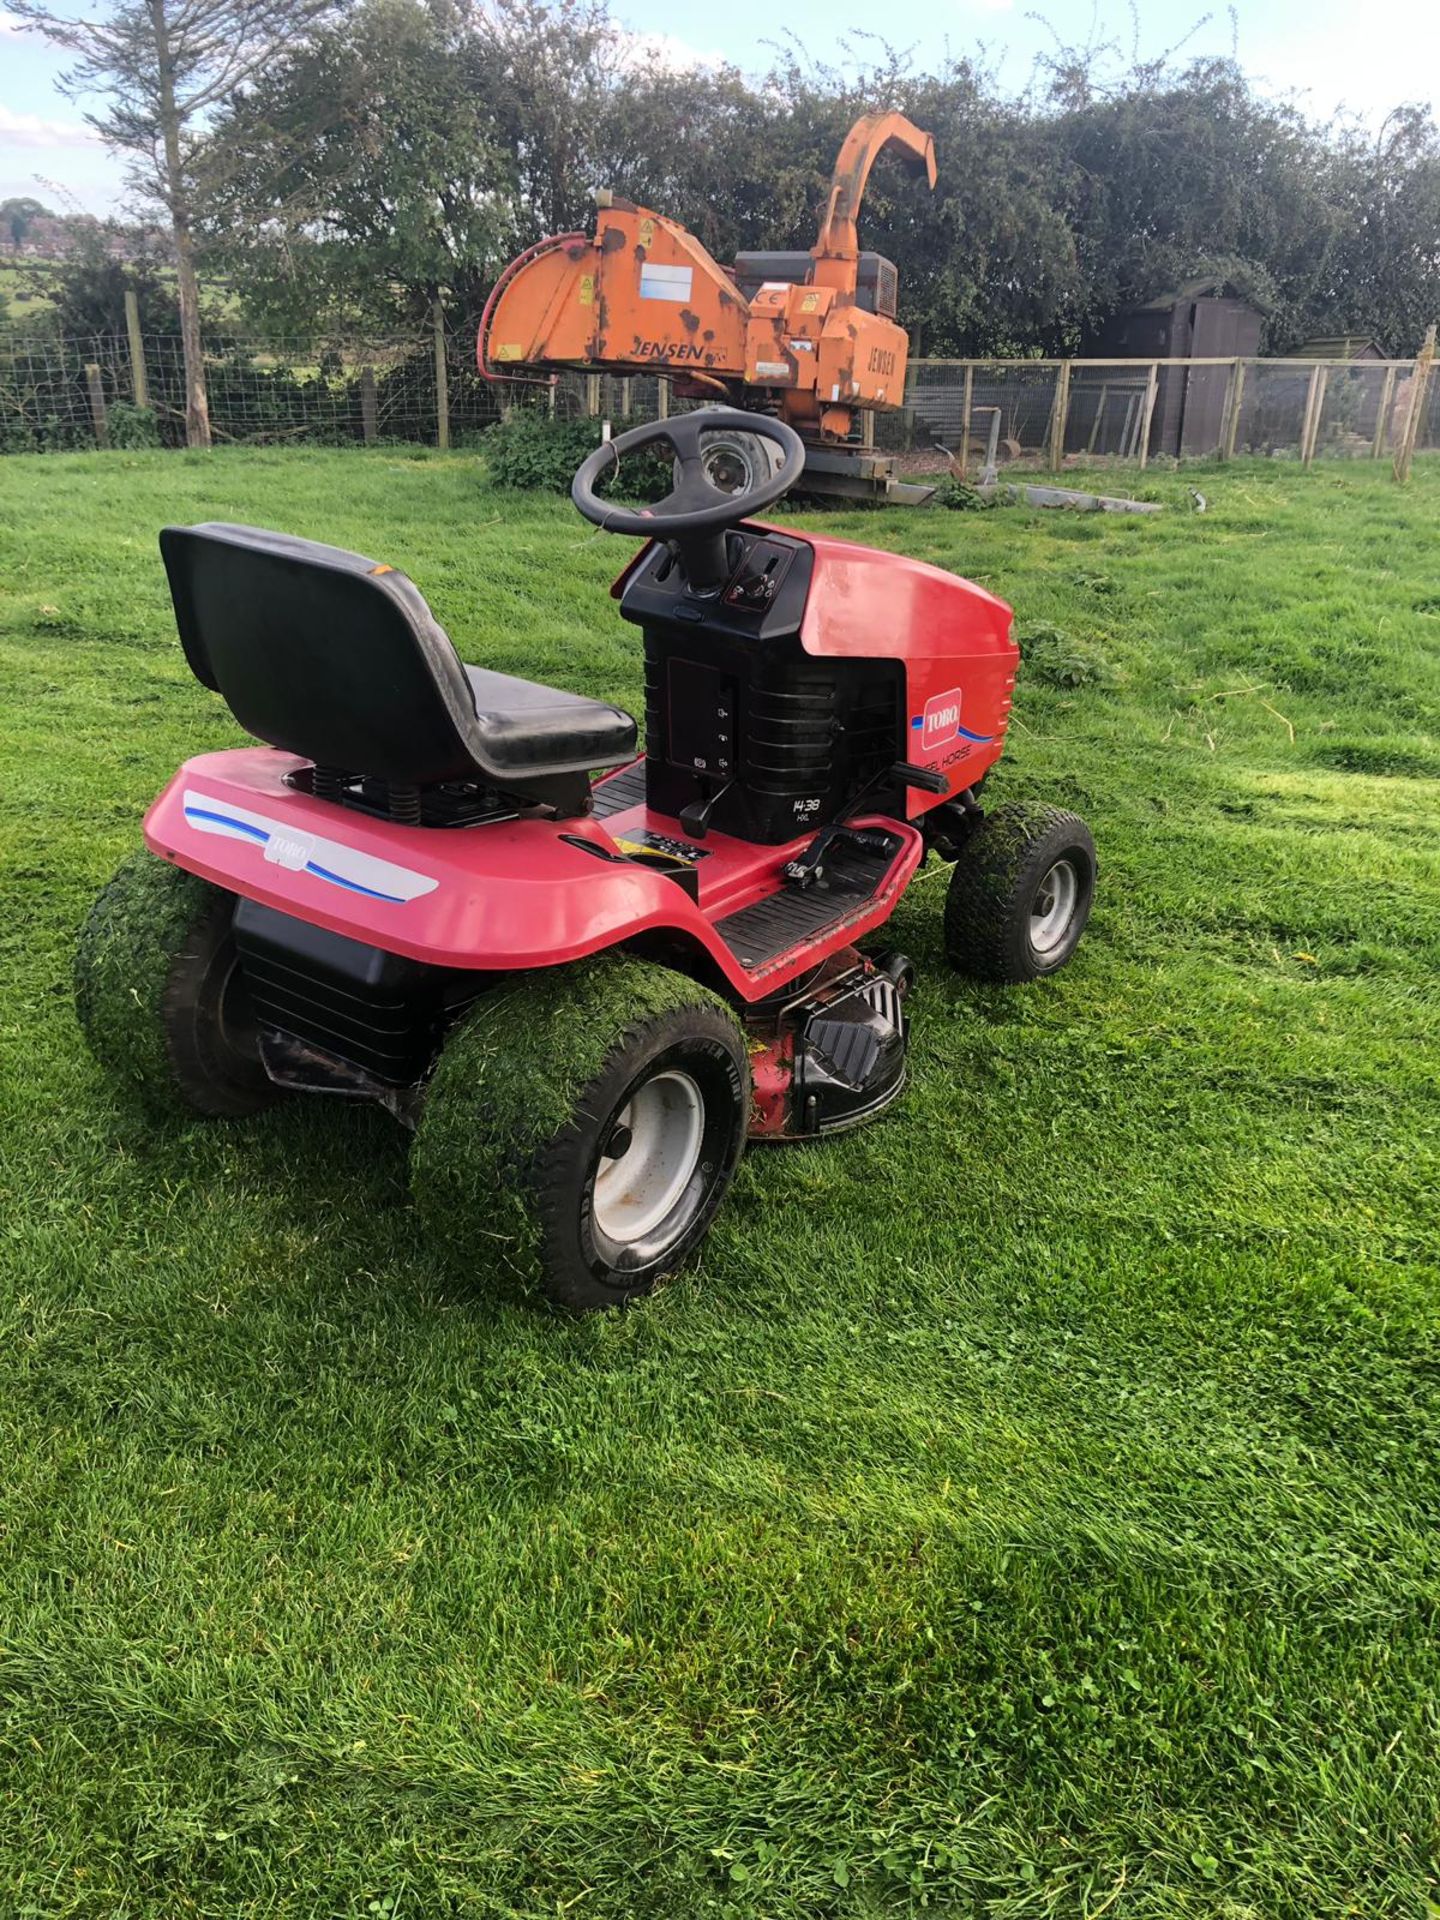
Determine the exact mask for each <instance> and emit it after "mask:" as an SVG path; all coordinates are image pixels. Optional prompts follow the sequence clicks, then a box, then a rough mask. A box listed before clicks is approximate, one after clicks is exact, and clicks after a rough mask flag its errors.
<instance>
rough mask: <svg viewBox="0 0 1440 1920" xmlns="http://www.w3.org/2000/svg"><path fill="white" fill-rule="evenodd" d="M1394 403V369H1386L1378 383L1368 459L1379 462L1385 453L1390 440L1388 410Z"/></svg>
mask: <svg viewBox="0 0 1440 1920" xmlns="http://www.w3.org/2000/svg"><path fill="white" fill-rule="evenodd" d="M1394 402H1395V369H1394V367H1386V369H1385V378H1384V379H1383V380H1382V381H1381V383H1380V405H1379V407H1378V408H1377V409H1376V412H1375V440H1374V444H1373V445H1372V446H1371V448H1370V458H1371V459H1372V460H1379V459H1381V458H1382V457H1383V455H1384V452H1385V442H1386V441H1387V440H1388V439H1389V438H1390V409H1391V407H1392V406H1393V405H1394Z"/></svg>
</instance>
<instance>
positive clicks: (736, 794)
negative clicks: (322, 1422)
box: [76, 409, 1095, 1310]
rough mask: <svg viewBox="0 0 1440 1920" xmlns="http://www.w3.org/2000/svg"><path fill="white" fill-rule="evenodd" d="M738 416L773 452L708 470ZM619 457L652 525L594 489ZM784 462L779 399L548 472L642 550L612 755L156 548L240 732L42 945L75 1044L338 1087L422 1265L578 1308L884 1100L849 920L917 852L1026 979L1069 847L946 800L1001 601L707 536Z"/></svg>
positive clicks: (795, 449)
mask: <svg viewBox="0 0 1440 1920" xmlns="http://www.w3.org/2000/svg"><path fill="white" fill-rule="evenodd" d="M742 434H743V435H750V436H759V438H760V439H761V440H764V441H768V442H770V443H771V448H772V450H773V451H772V453H771V454H770V455H769V456H768V457H766V458H763V459H759V460H757V461H754V462H752V463H749V464H748V465H747V466H746V467H745V470H744V471H743V472H742V473H741V474H739V476H738V485H739V486H740V488H741V489H742V490H739V491H734V492H726V491H724V490H723V489H724V486H725V484H726V483H727V480H728V481H729V483H730V484H732V485H733V484H737V475H736V472H735V463H734V461H733V457H732V456H733V448H734V444H735V439H736V436H737V435H742ZM661 444H663V445H664V447H665V448H666V449H667V451H668V453H669V454H670V456H671V458H672V459H673V471H674V474H675V480H674V484H673V487H672V490H671V491H670V493H669V494H668V495H667V496H666V497H665V498H664V499H663V500H661V501H660V502H659V503H658V505H656V506H655V507H653V508H652V509H649V510H646V511H643V512H636V511H630V510H626V509H623V508H620V507H617V506H616V505H614V504H613V503H611V502H609V501H606V500H604V499H601V498H600V497H599V496H598V495H597V494H596V492H595V487H596V485H597V483H598V482H599V481H600V480H601V478H602V477H603V476H605V475H606V474H607V472H608V471H609V470H610V469H611V468H612V466H618V464H619V462H620V460H621V458H622V457H624V456H629V455H633V454H638V453H639V452H640V451H641V450H642V449H646V448H652V447H658V446H659V445H661ZM717 445H718V446H719V447H720V448H721V455H720V458H719V459H718V460H717V459H715V458H711V457H710V452H709V450H711V449H713V448H714V447H715V446H717ZM803 461H804V452H803V448H802V446H801V443H800V441H799V439H798V438H797V437H796V435H795V434H794V433H793V432H792V431H791V430H790V428H788V427H787V426H785V425H783V424H782V423H781V422H779V421H775V420H770V419H767V418H765V417H764V416H760V415H756V414H752V413H737V412H731V411H728V410H720V409H707V410H702V411H700V412H697V413H693V414H689V415H686V416H683V417H681V418H677V419H672V420H668V421H664V422H657V423H655V424H654V425H650V426H643V427H637V428H636V429H635V430H634V431H633V432H630V433H626V434H623V435H622V436H621V437H620V438H619V439H618V440H615V441H612V442H610V443H608V444H607V445H605V446H602V447H600V448H599V449H598V450H597V451H596V452H595V453H594V454H592V455H591V456H590V458H589V459H588V460H586V461H585V463H584V465H583V466H582V467H581V468H580V470H579V472H578V473H577V474H576V476H575V482H574V486H573V489H572V493H573V497H574V501H575V504H576V506H577V507H578V508H579V510H580V512H581V513H582V514H583V515H584V516H585V517H586V518H587V519H588V520H591V521H593V522H594V523H595V524H596V525H597V526H599V527H603V528H606V529H608V530H609V531H611V532H616V533H625V534H632V535H634V534H638V535H640V536H642V537H643V538H644V539H645V541H646V544H645V545H644V547H642V548H641V550H640V551H639V552H638V553H637V554H636V555H635V556H634V558H633V559H632V560H631V561H630V563H629V565H628V566H627V567H626V569H625V571H624V572H623V573H622V574H621V576H620V578H619V580H618V581H617V582H616V584H615V587H614V589H613V591H614V593H615V595H616V597H617V598H618V599H619V601H620V613H621V616H622V618H624V619H626V620H630V621H633V622H634V623H635V624H636V625H637V626H638V627H639V628H640V629H641V632H642V635H643V637H644V644H645V720H646V735H647V743H646V744H647V750H646V753H645V755H644V756H643V757H642V758H637V757H636V754H635V745H636V730H635V722H634V721H633V720H632V719H631V718H630V716H629V715H628V714H626V713H622V712H621V711H620V710H619V709H618V708H615V707H612V706H607V705H604V704H603V703H601V702H599V701H596V700H587V699H584V698H582V697H580V696H578V695H576V694H572V693H563V692H560V691H557V690H556V689H554V688H551V687H544V686H537V685H535V684H533V683H532V682H530V681H527V680H520V679H515V678H513V677H511V676H510V675H508V674H503V673H496V672H492V671H491V670H489V669H488V668H484V667H472V666H465V665H463V664H462V662H461V660H460V658H459V656H458V655H457V653H456V651H455V649H454V647H453V646H452V645H451V643H450V640H449V638H448V637H447V635H446V634H445V632H444V630H443V629H442V628H441V627H440V626H438V625H437V624H436V622H435V620H434V619H433V617H432V616H431V613H430V610H429V608H428V607H427V606H426V604H425V602H424V600H423V599H422V598H421V596H420V593H419V591H418V590H417V589H416V588H415V587H414V586H413V585H412V584H411V583H410V581H409V580H408V579H406V577H405V575H404V574H402V573H397V572H396V571H395V569H394V568H393V567H390V566H386V565H383V564H377V563H376V562H374V561H371V560H366V559H362V558H361V557H360V556H359V555H358V554H353V553H346V552H344V551H342V550H341V549H339V548H336V547H326V546H319V545H316V544H315V543H313V542H311V541H307V540H298V539H292V538H290V537H289V536H288V535H285V534H280V533H266V532H262V531H261V530H259V529H257V528H252V527H241V526H227V525H207V526H198V527H170V528H167V529H166V530H165V532H164V533H162V534H161V536H160V545H161V551H162V553H163V555H164V559H165V565H166V569H167V571H168V573H169V577H170V586H171V592H172V594H173V597H174V602H175V613H176V619H177V621H178V624H179V629H180V638H181V641H182V643H183V645H184V648H185V654H186V658H187V659H188V660H189V662H190V665H191V667H192V668H193V670H194V672H195V674H196V676H197V677H198V678H199V679H200V680H201V681H203V682H204V684H205V685H206V686H207V687H211V688H213V689H214V690H215V691H216V692H217V693H219V694H220V695H221V696H222V697H223V698H224V699H225V700H226V702H227V703H228V704H229V707H230V709H231V712H232V713H233V714H234V716H235V718H236V719H237V720H238V721H239V723H240V725H241V726H242V727H244V728H245V730H246V731H247V732H248V733H251V734H253V735H255V736H257V737H258V738H259V739H260V740H262V741H265V742H266V743H267V744H266V745H264V746H260V747H246V748H239V749H234V750H230V751H226V752H222V753H207V754H201V755H199V756H198V757H197V758H196V759H193V760H188V761H186V763H185V764H184V766H182V767H181V769H180V771H179V772H178V773H177V774H176V775H175V778H174V779H173V780H172V781H171V782H170V784H169V785H168V786H167V787H166V788H165V790H164V791H163V792H162V793H161V795H160V797H159V798H158V799H157V800H156V801H155V803H154V805H153V806H152V807H151V809H150V811H149V813H148V815H147V816H146V820H145V840H146V843H147V846H148V847H149V849H150V851H149V852H148V853H142V854H140V855H138V856H136V857H135V858H134V859H132V860H131V861H130V862H129V863H127V865H126V866H124V867H123V868H122V869H121V870H120V872H119V873H118V874H117V875H116V877H115V879H114V880H113V881H112V882H111V883H110V885H109V887H107V888H106V890H105V892H104V893H102V894H101V896H100V898H99V900H98V901H97V902H96V904H95V907H94V908H93V910H92V912H91V914H90V917H89V919H88V921H87V922H86V925H85V928H84V931H83V933H82V935H81V939H80V946H79V953H78V958H77V967H76V977H77V1001H78V1007H79V1013H80V1019H81V1023H82V1025H83V1026H84V1029H85V1032H86V1035H87V1036H88V1038H89V1041H90V1044H91V1046H92V1048H93V1050H94V1052H95V1053H96V1055H97V1056H98V1057H99V1058H100V1059H101V1060H102V1061H103V1062H105V1063H106V1064H107V1065H108V1066H110V1067H111V1068H112V1069H114V1070H115V1071H116V1072H117V1073H119V1074H120V1075H121V1076H122V1077H123V1078H125V1079H126V1080H127V1081H129V1082H131V1083H132V1084H135V1085H137V1086H138V1088H139V1090H140V1091H141V1092H142V1094H144V1095H145V1096H146V1097H147V1098H148V1100H149V1102H150V1103H151V1104H152V1105H159V1106H171V1107H174V1106H179V1107H180V1108H182V1109H185V1110H189V1111H192V1112H196V1113H201V1114H211V1115H219V1116H226V1115H241V1114H250V1113H254V1112H256V1111H258V1110H259V1109H260V1108H261V1107H264V1106H266V1105H267V1104H268V1103H269V1102H271V1101H273V1100H275V1099H277V1098H280V1097H283V1096H284V1095H285V1094H286V1093H287V1092H289V1091H291V1090H297V1091H324V1092H331V1093H335V1094H339V1095H343V1096H348V1097H350V1098H362V1099H369V1100H375V1101H379V1102H381V1103H382V1104H384V1105H385V1106H387V1107H389V1108H390V1109H391V1110H392V1111H393V1112H394V1113H395V1114H396V1115H398V1116H399V1118H400V1119H402V1120H403V1121H405V1122H406V1123H407V1124H408V1125H411V1126H413V1127H414V1129H415V1140H414V1143H413V1148H412V1164H411V1175H412V1185H413V1190H414V1193H415V1197H416V1201H417V1203H418V1206H419V1209H420V1213H421V1216H422V1220H423V1223H424V1225H425V1228H426V1231H427V1234H428V1235H429V1236H430V1237H431V1238H432V1240H433V1241H434V1243H435V1244H436V1245H437V1247H438V1248H439V1250H440V1251H441V1252H442V1253H443V1254H444V1255H446V1256H447V1257H448V1261H449V1264H450V1265H451V1267H452V1268H453V1269H454V1270H455V1271H456V1272H458V1273H459V1274H462V1275H465V1276H467V1277H478V1276H481V1275H483V1274H485V1273H486V1272H494V1271H496V1270H502V1271H508V1272H509V1273H511V1274H512V1275H518V1276H519V1277H520V1278H521V1279H522V1280H524V1281H525V1282H527V1283H528V1284H529V1285H531V1286H533V1287H537V1288H539V1289H541V1290H543V1291H544V1292H545V1293H547V1294H548V1295H549V1296H550V1297H551V1298H552V1299H553V1300H555V1301H557V1302H560V1303H562V1304H563V1305H565V1306H567V1307H570V1308H574V1309H581V1310H583V1309H587V1308H592V1307H597V1306H602V1305H607V1304H612V1303H616V1302H620V1301H625V1300H628V1299H631V1298H633V1297H635V1296H636V1295H638V1294H642V1293H645V1292H647V1291H648V1290H649V1289H650V1288H651V1287H653V1286H654V1284H655V1283H656V1281H657V1280H659V1279H660V1278H661V1277H662V1276H663V1275H665V1274H667V1273H669V1272H670V1271H671V1270H672V1269H673V1268H674V1267H675V1266H676V1265H677V1264H678V1263H679V1262H680V1261H681V1260H682V1259H683V1258H684V1256H685V1255H686V1254H687V1253H688V1252H689V1251H690V1249H691V1248H692V1247H694V1246H695V1244H696V1242H697V1241H698V1240H699V1239H700V1237H701V1235H702V1234H703V1233H704V1232H705V1230H706V1228H707V1227H708V1226H709V1224H710V1221H711V1219H712V1217H713V1216H714V1213H715V1210H716V1208H717V1207H718V1206H719V1204H720V1201H721V1199H722V1197H723V1196H724V1193H725V1190H726V1188H727V1187H728V1185H729V1183H730V1180H731V1177H732V1175H733V1174H734V1171H735V1166H736V1163H737V1161H738V1160H739V1158H740V1154H741V1151H742V1149H743V1148H744V1146H745V1143H746V1140H747V1139H755V1140H806V1139H812V1138H814V1137H815V1136H817V1135H824V1134H827V1133H831V1132H836V1131H839V1130H840V1129H843V1128H846V1127H852V1126H855V1125H857V1124H858V1123H859V1122H861V1121H863V1120H867V1119H869V1118H870V1117H871V1116H872V1115H874V1114H877V1113H879V1112H880V1111H881V1109H882V1108H884V1107H886V1106H887V1105H888V1104H889V1103H890V1101H892V1100H893V1099H894V1098H895V1096H896V1095H897V1094H898V1093H899V1092H900V1090H901V1088H902V1086H903V1084H904V1079H905V1043H906V1014H905V999H906V995H907V993H908V991H909V988H910V984H911V979H912V968H911V966H910V964H909V962H908V961H907V960H905V959H904V958H903V956H901V955H899V954H895V953H889V954H868V953H864V952H862V951H861V949H860V947H859V945H858V942H860V941H861V940H863V939H865V937H866V936H867V935H870V934H873V933H875V932H877V931H878V929H879V928H880V927H881V926H883V925H884V923H885V921H886V920H887V919H888V918H889V916H890V915H891V913H893V912H894V910H895V906H896V903H897V902H898V901H899V899H900V896H901V895H902V893H903V892H904V891H905V888H906V886H907V884H908V883H909V881H910V880H911V878H912V877H913V876H914V874H915V872H916V870H917V869H918V868H919V866H920V864H921V862H922V861H923V860H924V859H925V856H926V852H927V850H928V849H930V848H932V847H934V848H938V849H940V851H941V852H942V853H944V854H946V855H947V856H950V857H952V858H953V859H954V862H955V865H954V870H953V873H952V875H951V879H950V887H949V894H948V897H947V900H946V904H945V944H946V948H947V951H948V953H949V956H950V958H951V960H952V961H953V962H954V964H955V965H956V966H957V967H959V968H960V969H962V971H964V972H966V973H969V974H971V975H973V976H975V977H977V978H980V979H985V980H1007V981H1021V980H1033V979H1036V978H1037V977H1039V976H1040V975H1042V974H1046V973H1053V972H1054V971H1055V969H1056V968H1057V967H1059V966H1062V965H1063V964H1064V962H1065V961H1066V960H1068V959H1069V957H1070V955H1071V953H1072V952H1073V951H1074V948H1075V944H1076V942H1077V941H1078V939H1079V937H1080V933H1081V930H1082V928H1083V927H1084V925H1085V921H1086V917H1087V915H1088V914H1089V911H1090V901H1091V895H1092V892H1093V888H1094V879H1095V850H1094V845H1093V843H1092V841H1091V838H1090V835H1089V833H1088V832H1087V830H1086V828H1085V826H1084V824H1083V823H1082V822H1081V821H1080V820H1078V819H1077V818H1076V817H1075V816H1074V815H1073V814H1070V813H1062V812H1059V811H1057V810H1055V809H1054V808H1050V807H1039V808H1036V807H1025V808H1017V807H1000V808H996V809H995V810H994V811H992V812H989V813H987V812H985V811H983V810H982V808H981V806H980V804H979V801H978V799H977V795H978V792H979V788H980V783H981V781H982V780H983V779H984V777H985V775H986V773H987V772H988V770H989V769H990V767H991V766H992V765H993V764H994V762H995V761H996V760H997V759H998V758H999V757H1000V752H1001V747H1002V743H1003V740H1004V736H1005V728H1006V723H1007V720H1008V718H1009V712H1010V699H1011V689H1012V686H1013V684H1014V678H1015V667H1016V659H1017V654H1016V648H1015V645H1014V642H1013V641H1012V640H1011V638H1010V612H1009V609H1008V608H1007V607H1006V606H1005V605H1004V604H1003V603H1002V602H1001V601H999V600H996V599H994V598H992V596H991V595H990V594H988V593H985V592H983V591H982V590H981V589H980V588H978V587H975V586H972V585H970V584H969V583H968V582H966V581H964V580H960V579H957V578H955V577H954V576H953V575H951V574H947V573H942V572H941V571H940V570H939V569H937V568H935V567H929V566H923V565H921V564H919V563H918V562H916V561H913V560H906V559H902V558H899V557H897V556H896V555H894V554H890V553H879V552H874V551H872V550H871V549H869V548H867V547H858V546H852V545H850V544H849V543H848V542H846V541H842V540H832V539H828V538H826V537H824V536H822V535H818V534H801V533H792V532H789V531H785V530H782V529H780V528H775V527H769V526H766V525H764V524H762V523H758V522H755V521H752V520H749V519H748V518H747V515H749V514H750V513H752V512H754V511H756V510H758V509H760V508H763V507H766V506H768V505H770V504H771V503H773V502H774V501H776V500H778V499H779V498H780V496H781V495H782V494H783V493H784V492H785V491H786V490H787V488H789V487H790V486H792V485H793V484H794V483H795V481H796V480H798V479H799V477H800V473H801V469H802V466H803ZM777 462H778V465H777ZM757 474H758V475H759V477H758V478H757V477H756V476H757ZM596 769H600V771H599V773H598V774H597V773H596ZM154 856H158V858H156V857H154Z"/></svg>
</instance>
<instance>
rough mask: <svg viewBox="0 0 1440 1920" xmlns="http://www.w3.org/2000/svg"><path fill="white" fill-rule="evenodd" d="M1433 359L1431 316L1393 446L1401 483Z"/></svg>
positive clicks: (1416, 433)
mask: <svg viewBox="0 0 1440 1920" xmlns="http://www.w3.org/2000/svg"><path fill="white" fill-rule="evenodd" d="M1434 359H1435V323H1434V321H1433V320H1432V321H1431V323H1430V325H1429V326H1428V327H1427V328H1426V329H1425V338H1424V340H1423V341H1422V342H1421V346H1420V351H1419V353H1417V354H1416V356H1415V371H1414V373H1413V374H1412V375H1411V376H1410V411H1409V413H1407V414H1406V416H1405V425H1404V428H1403V430H1402V431H1401V434H1400V444H1399V446H1397V447H1396V449H1395V467H1394V473H1395V478H1396V479H1397V480H1398V481H1400V483H1401V485H1402V486H1403V485H1404V483H1405V481H1407V480H1408V479H1409V478H1410V463H1411V461H1412V460H1413V459H1414V458H1415V442H1416V441H1417V440H1418V439H1419V437H1420V422H1421V419H1422V418H1423V416H1424V413H1425V394H1426V388H1427V387H1428V386H1429V385H1430V368H1431V364H1432V363H1433V361H1434Z"/></svg>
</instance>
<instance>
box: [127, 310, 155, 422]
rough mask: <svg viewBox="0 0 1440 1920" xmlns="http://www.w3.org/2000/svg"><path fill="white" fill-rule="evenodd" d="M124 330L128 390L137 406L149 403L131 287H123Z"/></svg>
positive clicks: (147, 384) (145, 405)
mask: <svg viewBox="0 0 1440 1920" xmlns="http://www.w3.org/2000/svg"><path fill="white" fill-rule="evenodd" d="M125 331H126V333H127V334H128V335H129V336H130V391H131V393H132V394H133V395H134V396H135V404H136V406H137V407H148V406H149V404H150V384H149V382H148V381H147V380H146V378H145V342H144V340H143V338H142V337H141V334H140V302H139V301H138V300H137V299H136V297H135V293H134V290H133V288H130V287H127V288H126V289H125Z"/></svg>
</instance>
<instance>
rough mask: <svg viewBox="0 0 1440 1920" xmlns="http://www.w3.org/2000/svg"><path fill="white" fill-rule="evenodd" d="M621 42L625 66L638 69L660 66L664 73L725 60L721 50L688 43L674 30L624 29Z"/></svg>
mask: <svg viewBox="0 0 1440 1920" xmlns="http://www.w3.org/2000/svg"><path fill="white" fill-rule="evenodd" d="M624 44H625V64H626V66H628V67H635V68H637V69H638V68H647V67H648V68H654V67H659V68H661V69H662V70H663V71H665V72H667V73H692V72H693V71H694V70H695V68H696V67H723V66H724V64H725V56H724V54H723V53H718V52H716V51H715V49H714V48H710V49H708V50H707V49H704V48H701V47H694V46H691V44H690V42H689V41H688V40H682V39H681V38H680V37H679V35H678V34H674V33H627V34H626V35H625V36H624Z"/></svg>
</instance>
